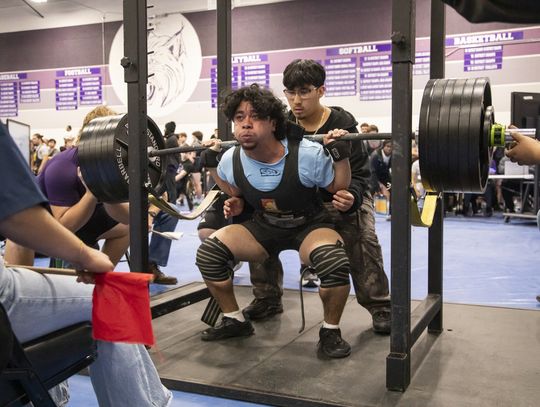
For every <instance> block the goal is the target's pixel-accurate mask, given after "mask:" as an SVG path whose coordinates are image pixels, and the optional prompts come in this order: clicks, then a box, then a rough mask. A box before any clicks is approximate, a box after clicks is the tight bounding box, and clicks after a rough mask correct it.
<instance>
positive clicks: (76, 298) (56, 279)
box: [0, 265, 94, 343]
mask: <svg viewBox="0 0 540 407" xmlns="http://www.w3.org/2000/svg"><path fill="white" fill-rule="evenodd" d="M93 289H94V286H93V285H86V284H81V283H77V282H76V281H75V277H71V276H57V275H42V274H39V273H36V272H34V271H30V270H26V269H4V267H3V265H0V301H2V303H3V304H4V307H5V308H6V311H7V314H8V316H9V319H10V322H11V325H12V327H13V331H14V332H15V334H16V335H17V338H18V339H19V341H21V342H22V343H24V342H27V341H29V340H31V339H34V338H38V337H40V336H43V335H45V334H47V333H49V332H53V331H57V330H59V329H61V328H64V327H66V326H70V325H74V324H76V323H79V322H83V321H90V320H91V317H92V291H93Z"/></svg>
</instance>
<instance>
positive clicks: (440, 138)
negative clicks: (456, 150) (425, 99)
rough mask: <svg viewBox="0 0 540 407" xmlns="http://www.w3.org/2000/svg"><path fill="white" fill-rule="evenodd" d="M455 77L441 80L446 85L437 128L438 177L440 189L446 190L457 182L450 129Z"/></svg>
mask: <svg viewBox="0 0 540 407" xmlns="http://www.w3.org/2000/svg"><path fill="white" fill-rule="evenodd" d="M455 82H456V80H455V79H447V80H446V81H444V82H443V81H440V82H439V83H440V85H441V86H444V90H443V93H442V96H441V107H440V109H439V126H438V129H437V144H438V145H437V151H436V153H437V163H438V168H437V172H438V174H439V175H438V177H439V182H440V191H445V190H446V189H447V186H448V185H454V183H455V181H456V180H455V168H454V167H455V165H456V159H457V157H456V156H453V155H452V153H451V151H450V145H451V144H452V139H451V137H452V133H451V131H450V124H449V118H450V107H451V105H450V103H451V99H452V94H453V93H454V84H455Z"/></svg>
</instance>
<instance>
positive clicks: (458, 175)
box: [446, 79, 467, 192]
mask: <svg viewBox="0 0 540 407" xmlns="http://www.w3.org/2000/svg"><path fill="white" fill-rule="evenodd" d="M465 81H466V80H465V79H457V80H456V82H455V84H454V91H453V93H452V98H451V100H450V104H451V107H450V116H449V117H448V122H449V127H450V131H451V134H452V141H451V143H450V144H449V145H448V150H449V156H450V157H454V159H455V162H454V174H453V177H454V181H455V182H454V183H453V185H448V187H447V188H446V191H447V192H461V191H463V184H464V180H465V178H466V176H467V164H466V160H465V155H464V154H462V150H461V149H460V148H461V144H462V143H463V142H462V140H461V139H460V138H459V113H460V111H461V97H462V95H463V88H464V86H465Z"/></svg>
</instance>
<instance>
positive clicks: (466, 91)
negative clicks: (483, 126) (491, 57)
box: [458, 78, 478, 192]
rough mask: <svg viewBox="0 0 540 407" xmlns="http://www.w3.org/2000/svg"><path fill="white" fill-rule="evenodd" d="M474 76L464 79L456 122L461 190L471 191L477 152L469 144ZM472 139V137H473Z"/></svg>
mask: <svg viewBox="0 0 540 407" xmlns="http://www.w3.org/2000/svg"><path fill="white" fill-rule="evenodd" d="M475 82H476V80H475V79H474V78H469V79H467V80H466V81H465V85H464V86H463V93H462V95H461V103H460V111H459V124H458V140H459V141H458V142H459V150H460V152H461V154H462V155H463V160H464V166H463V169H464V177H463V179H462V187H463V191H462V192H472V190H473V189H474V188H473V185H474V183H475V180H474V177H475V176H476V175H475V168H476V167H477V161H478V154H477V153H476V154H475V153H474V150H476V148H475V147H474V146H471V137H470V133H471V129H470V116H471V101H472V99H473V97H472V95H473V91H474V83H475ZM473 139H474V137H473Z"/></svg>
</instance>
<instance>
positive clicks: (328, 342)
mask: <svg viewBox="0 0 540 407" xmlns="http://www.w3.org/2000/svg"><path fill="white" fill-rule="evenodd" d="M318 346H319V351H321V352H322V353H324V354H325V355H326V356H328V357H329V358H345V357H347V356H349V355H350V354H351V345H349V344H348V343H347V341H345V340H343V339H342V338H341V329H328V328H321V329H320V331H319V344H318Z"/></svg>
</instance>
